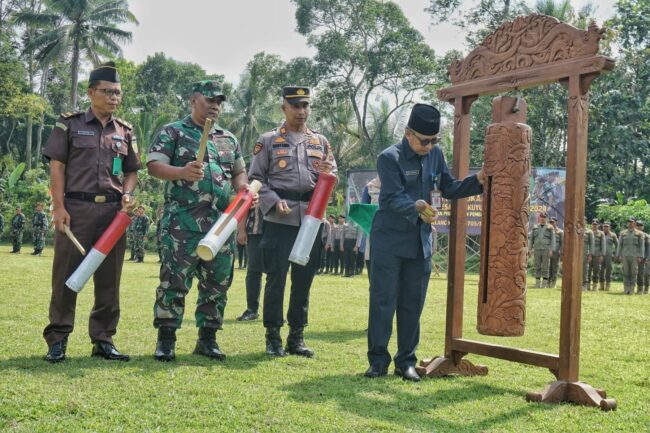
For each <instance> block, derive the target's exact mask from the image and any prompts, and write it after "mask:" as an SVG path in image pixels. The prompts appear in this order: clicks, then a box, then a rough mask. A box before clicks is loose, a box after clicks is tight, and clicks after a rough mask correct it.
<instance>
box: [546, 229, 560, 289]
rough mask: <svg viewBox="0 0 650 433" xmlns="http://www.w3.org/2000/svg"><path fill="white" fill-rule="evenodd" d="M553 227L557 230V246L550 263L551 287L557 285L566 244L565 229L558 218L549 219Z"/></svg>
mask: <svg viewBox="0 0 650 433" xmlns="http://www.w3.org/2000/svg"><path fill="white" fill-rule="evenodd" d="M549 222H550V224H551V227H553V229H554V230H555V248H554V249H553V255H551V260H550V261H549V265H548V281H549V287H551V288H553V289H554V288H555V287H556V285H557V274H558V272H559V270H560V260H561V259H562V247H563V246H564V231H563V230H562V229H560V228H559V227H558V226H557V218H556V217H551V218H550V219H549Z"/></svg>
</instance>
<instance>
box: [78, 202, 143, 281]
mask: <svg viewBox="0 0 650 433" xmlns="http://www.w3.org/2000/svg"><path fill="white" fill-rule="evenodd" d="M130 224H131V218H129V216H128V215H127V214H126V212H122V211H120V212H118V213H117V215H115V218H113V221H112V222H111V224H110V225H109V226H108V228H107V229H106V231H105V232H104V233H103V234H102V236H101V237H100V238H99V240H98V241H97V243H96V244H95V245H94V246H93V248H92V249H91V250H90V252H89V253H88V255H87V256H86V257H85V258H84V260H83V262H81V264H80V265H79V267H78V268H77V269H76V270H75V271H74V273H73V274H72V275H70V278H68V281H66V282H65V285H66V286H68V287H69V288H70V290H72V291H74V292H77V293H79V292H81V289H83V288H84V286H85V285H86V283H87V282H88V280H89V279H90V277H92V275H93V274H94V273H95V271H96V270H97V268H99V265H101V264H102V262H103V261H104V259H105V258H106V256H107V255H108V253H110V252H111V250H112V249H113V247H114V246H115V244H116V243H117V241H119V240H120V238H121V237H122V236H123V235H124V233H125V232H126V228H127V227H128V226H129V225H130Z"/></svg>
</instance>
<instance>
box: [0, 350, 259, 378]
mask: <svg viewBox="0 0 650 433" xmlns="http://www.w3.org/2000/svg"><path fill="white" fill-rule="evenodd" d="M269 361H272V359H271V358H269V357H268V356H266V354H265V353H264V352H258V353H244V354H235V355H228V356H227V358H226V360H225V361H215V360H211V359H208V358H206V357H204V356H200V355H193V354H180V355H179V354H177V355H176V360H175V361H172V362H160V361H156V360H155V359H154V358H153V356H152V355H133V356H131V359H130V360H129V362H123V361H107V360H105V359H101V358H91V357H89V356H73V357H68V358H67V359H66V360H65V361H64V362H59V363H56V364H51V363H49V362H46V361H45V360H44V359H43V356H25V357H17V358H11V359H7V360H3V361H0V372H1V371H9V370H15V371H20V372H21V373H27V374H31V375H34V376H39V375H46V376H52V375H64V376H66V377H68V378H78V377H85V376H87V375H92V374H93V373H94V372H95V371H97V370H115V371H120V370H130V373H133V374H137V375H142V376H148V375H152V374H156V373H157V372H159V371H165V370H173V369H176V368H181V367H188V366H190V367H202V368H205V369H206V370H208V371H218V370H222V371H226V370H248V369H251V368H254V367H256V366H257V365H258V364H261V363H266V362H269Z"/></svg>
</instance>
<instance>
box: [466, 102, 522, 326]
mask: <svg viewBox="0 0 650 433" xmlns="http://www.w3.org/2000/svg"><path fill="white" fill-rule="evenodd" d="M492 107H493V121H494V122H495V123H492V124H490V125H489V126H488V127H487V134H486V137H485V161H484V163H483V169H484V170H485V174H486V175H487V176H488V180H487V184H486V185H484V186H483V212H482V215H483V216H482V223H481V263H480V273H479V300H478V313H477V316H478V321H477V329H478V332H479V333H481V334H485V335H499V336H521V335H523V334H524V324H525V319H526V256H527V254H528V200H529V199H528V197H529V191H528V190H529V183H530V180H529V176H530V144H531V139H532V131H531V129H530V127H529V126H528V125H525V124H524V122H525V121H526V103H525V101H523V100H522V99H520V98H513V97H505V96H504V97H501V96H500V97H497V98H494V101H493V105H492ZM515 110H516V111H515ZM513 111H515V112H513Z"/></svg>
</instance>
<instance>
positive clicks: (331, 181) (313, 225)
mask: <svg viewBox="0 0 650 433" xmlns="http://www.w3.org/2000/svg"><path fill="white" fill-rule="evenodd" d="M334 185H336V176H334V175H333V174H331V173H321V174H320V175H319V176H318V181H317V182H316V186H315V187H314V193H313V194H312V196H311V200H310V201H309V206H307V212H305V215H304V216H303V217H302V222H301V223H300V231H298V236H297V237H296V241H295V242H294V243H293V248H292V249H291V254H289V261H290V262H293V263H296V264H298V265H302V266H305V265H306V264H307V263H308V262H309V253H311V248H312V247H313V246H314V241H315V240H316V235H317V234H318V229H319V228H320V225H321V223H322V220H323V215H325V210H327V202H329V199H330V196H331V195H332V190H334Z"/></svg>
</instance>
